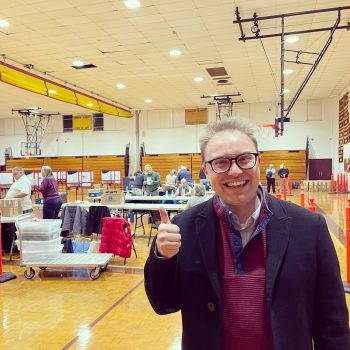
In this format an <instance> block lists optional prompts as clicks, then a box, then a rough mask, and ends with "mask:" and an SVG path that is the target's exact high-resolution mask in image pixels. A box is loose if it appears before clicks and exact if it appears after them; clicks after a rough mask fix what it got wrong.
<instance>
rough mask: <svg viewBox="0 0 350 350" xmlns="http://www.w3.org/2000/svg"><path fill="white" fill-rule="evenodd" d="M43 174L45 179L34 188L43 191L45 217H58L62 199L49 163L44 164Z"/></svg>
mask: <svg viewBox="0 0 350 350" xmlns="http://www.w3.org/2000/svg"><path fill="white" fill-rule="evenodd" d="M41 175H42V177H43V181H42V182H41V185H40V186H34V189H35V190H36V191H39V192H41V194H42V195H43V200H44V206H43V218H44V219H57V218H58V213H59V211H60V209H61V206H62V200H61V197H60V194H59V193H58V186H57V181H56V179H55V178H54V176H53V174H52V170H51V168H50V167H49V166H48V165H44V166H42V168H41Z"/></svg>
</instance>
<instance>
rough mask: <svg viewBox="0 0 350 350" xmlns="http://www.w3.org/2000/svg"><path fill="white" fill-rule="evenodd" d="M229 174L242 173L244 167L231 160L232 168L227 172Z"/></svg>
mask: <svg viewBox="0 0 350 350" xmlns="http://www.w3.org/2000/svg"><path fill="white" fill-rule="evenodd" d="M227 173H228V174H229V175H236V174H240V173H242V169H241V168H240V167H239V166H238V165H237V163H236V161H235V160H232V161H231V166H230V169H228V172H227Z"/></svg>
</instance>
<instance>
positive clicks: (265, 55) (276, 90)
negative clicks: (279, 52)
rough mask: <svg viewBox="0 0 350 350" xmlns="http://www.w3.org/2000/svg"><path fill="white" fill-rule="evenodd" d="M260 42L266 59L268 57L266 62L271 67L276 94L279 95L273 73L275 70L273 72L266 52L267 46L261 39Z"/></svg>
mask: <svg viewBox="0 0 350 350" xmlns="http://www.w3.org/2000/svg"><path fill="white" fill-rule="evenodd" d="M259 41H260V44H261V46H262V48H263V51H264V54H265V57H266V61H267V63H268V65H269V68H270V73H271V76H272V79H273V82H274V84H275V89H276V93H277V92H278V87H277V81H276V77H275V74H274V73H273V70H272V66H271V62H270V60H269V57H268V56H267V52H266V50H265V46H264V44H263V42H262V40H261V39H260V40H259Z"/></svg>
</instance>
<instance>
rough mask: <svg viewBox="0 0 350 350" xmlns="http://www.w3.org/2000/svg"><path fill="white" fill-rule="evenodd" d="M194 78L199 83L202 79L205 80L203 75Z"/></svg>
mask: <svg viewBox="0 0 350 350" xmlns="http://www.w3.org/2000/svg"><path fill="white" fill-rule="evenodd" d="M193 80H194V81H195V82H197V83H200V82H201V81H203V80H204V78H203V77H194V78H193Z"/></svg>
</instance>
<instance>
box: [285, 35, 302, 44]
mask: <svg viewBox="0 0 350 350" xmlns="http://www.w3.org/2000/svg"><path fill="white" fill-rule="evenodd" d="M297 41H299V38H298V37H297V36H289V37H288V38H287V39H286V40H285V42H286V43H289V44H294V43H296V42H297Z"/></svg>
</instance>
